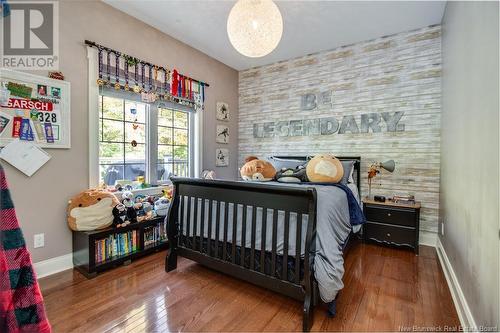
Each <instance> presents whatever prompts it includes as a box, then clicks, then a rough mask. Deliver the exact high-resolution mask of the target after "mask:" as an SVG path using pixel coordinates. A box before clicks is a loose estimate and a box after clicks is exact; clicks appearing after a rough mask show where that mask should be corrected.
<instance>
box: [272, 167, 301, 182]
mask: <svg viewBox="0 0 500 333" xmlns="http://www.w3.org/2000/svg"><path fill="white" fill-rule="evenodd" d="M276 180H277V181H279V182H281V183H301V182H307V181H308V179H307V174H306V167H305V166H304V165H299V166H298V167H297V168H295V169H292V168H283V169H281V170H280V171H278V172H277V173H276Z"/></svg>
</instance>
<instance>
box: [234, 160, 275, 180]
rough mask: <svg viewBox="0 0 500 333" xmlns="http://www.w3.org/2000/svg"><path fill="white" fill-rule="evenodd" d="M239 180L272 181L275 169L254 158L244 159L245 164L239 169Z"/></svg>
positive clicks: (267, 163)
mask: <svg viewBox="0 0 500 333" xmlns="http://www.w3.org/2000/svg"><path fill="white" fill-rule="evenodd" d="M240 174H241V178H243V180H246V181H258V182H267V181H270V180H273V178H274V176H275V175H276V169H274V167H273V165H272V164H271V163H269V162H268V161H263V160H259V159H258V158H257V157H255V156H249V157H247V158H246V159H245V164H244V165H243V166H242V167H241V169H240Z"/></svg>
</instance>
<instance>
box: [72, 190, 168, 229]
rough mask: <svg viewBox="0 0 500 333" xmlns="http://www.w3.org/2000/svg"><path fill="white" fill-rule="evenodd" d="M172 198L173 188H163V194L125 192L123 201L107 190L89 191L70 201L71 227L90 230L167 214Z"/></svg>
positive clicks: (118, 225)
mask: <svg viewBox="0 0 500 333" xmlns="http://www.w3.org/2000/svg"><path fill="white" fill-rule="evenodd" d="M171 199H172V189H169V190H163V191H162V194H161V195H160V196H153V195H149V196H144V195H134V194H133V193H132V192H131V191H125V192H123V193H122V194H121V199H120V201H119V200H118V199H117V198H116V196H115V194H114V193H111V192H109V191H106V190H102V189H91V190H86V191H83V192H81V193H79V194H78V195H76V196H75V197H73V198H71V200H70V201H69V203H68V226H69V228H70V229H71V230H75V231H90V230H98V229H103V228H107V227H109V226H111V225H113V226H114V227H124V226H127V225H129V224H131V223H136V222H142V221H146V220H150V219H152V218H154V217H156V216H166V215H167V212H168V208H169V207H170V201H171Z"/></svg>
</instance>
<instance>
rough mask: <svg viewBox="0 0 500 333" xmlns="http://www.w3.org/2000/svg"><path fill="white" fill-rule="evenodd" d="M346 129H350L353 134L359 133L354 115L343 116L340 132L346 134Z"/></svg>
mask: <svg viewBox="0 0 500 333" xmlns="http://www.w3.org/2000/svg"><path fill="white" fill-rule="evenodd" d="M346 131H350V132H351V133H353V134H357V133H359V128H358V124H357V123H356V119H354V116H344V118H342V123H341V124H340V129H339V134H344V133H345V132H346Z"/></svg>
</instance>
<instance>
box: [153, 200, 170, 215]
mask: <svg viewBox="0 0 500 333" xmlns="http://www.w3.org/2000/svg"><path fill="white" fill-rule="evenodd" d="M169 206H170V202H169V201H168V199H167V198H165V197H161V198H160V199H158V200H156V202H155V212H156V215H158V216H167V213H168V207H169Z"/></svg>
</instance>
